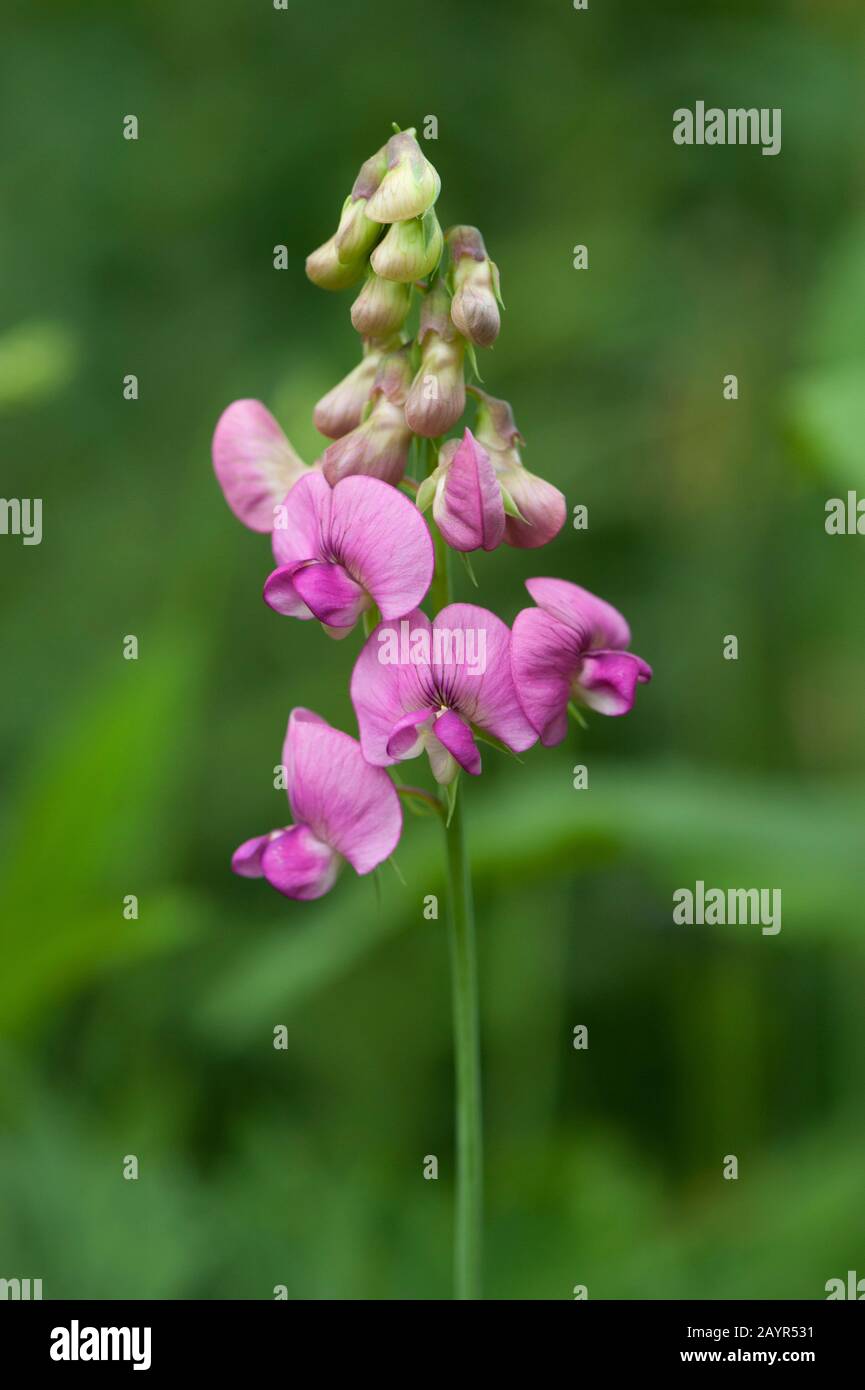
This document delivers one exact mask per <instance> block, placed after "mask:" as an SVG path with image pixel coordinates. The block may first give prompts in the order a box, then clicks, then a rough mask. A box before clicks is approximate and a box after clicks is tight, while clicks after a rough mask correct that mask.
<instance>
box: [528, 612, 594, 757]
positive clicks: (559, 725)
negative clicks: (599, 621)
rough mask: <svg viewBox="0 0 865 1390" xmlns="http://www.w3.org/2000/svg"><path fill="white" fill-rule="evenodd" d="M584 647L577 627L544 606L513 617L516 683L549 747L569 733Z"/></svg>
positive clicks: (542, 738)
mask: <svg viewBox="0 0 865 1390" xmlns="http://www.w3.org/2000/svg"><path fill="white" fill-rule="evenodd" d="M582 651H583V647H582V643H581V640H580V637H579V636H578V635H577V634H576V633H575V632H574V630H573V629H572V628H570V627H566V626H565V624H564V623H560V622H559V620H558V618H553V617H552V616H551V615H550V614H549V613H546V612H544V610H543V609H542V608H524V609H523V610H522V612H521V613H518V614H517V616H516V618H515V619H514V627H513V633H512V634H511V670H512V672H513V677H514V684H515V685H516V688H517V694H518V696H519V699H520V704H521V705H522V707H523V709H524V710H525V712H526V715H527V716H528V719H529V722H530V723H531V725H532V727H533V728H535V729H537V731H538V733H539V734H540V736H541V742H542V743H543V744H545V745H546V747H548V748H551V747H553V745H554V744H557V743H561V741H562V739H563V738H564V737H565V734H566V733H567V729H568V701H569V700H570V698H571V680H572V678H573V675H574V672H575V671H576V670H577V667H578V666H579V664H580V659H581V656H582Z"/></svg>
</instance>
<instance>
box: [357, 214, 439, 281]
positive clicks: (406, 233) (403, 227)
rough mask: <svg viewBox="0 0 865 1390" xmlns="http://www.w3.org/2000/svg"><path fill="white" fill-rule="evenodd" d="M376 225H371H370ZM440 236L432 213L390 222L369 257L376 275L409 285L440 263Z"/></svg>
mask: <svg viewBox="0 0 865 1390" xmlns="http://www.w3.org/2000/svg"><path fill="white" fill-rule="evenodd" d="M370 225H371V226H373V227H374V226H376V225H377V224H376V223H375V222H373V223H371V224H370ZM443 246H444V237H443V236H442V229H441V227H440V226H439V220H438V218H437V217H436V215H435V212H434V211H433V209H432V208H430V210H429V212H425V213H424V215H423V217H410V218H409V219H408V221H406V222H394V224H393V226H391V227H390V228H389V229H388V232H387V235H386V236H385V238H384V240H383V241H382V242H380V243H379V245H378V246H377V247H376V248H375V250H374V251H373V253H372V256H371V257H370V260H371V262H372V268H373V270H374V271H375V273H376V275H381V276H383V278H384V279H385V280H397V281H399V282H400V283H406V284H407V283H411V281H413V280H422V279H423V278H424V276H425V275H431V274H432V272H433V271H434V270H435V268H436V266H437V265H438V263H439V261H440V260H441V254H442V247H443Z"/></svg>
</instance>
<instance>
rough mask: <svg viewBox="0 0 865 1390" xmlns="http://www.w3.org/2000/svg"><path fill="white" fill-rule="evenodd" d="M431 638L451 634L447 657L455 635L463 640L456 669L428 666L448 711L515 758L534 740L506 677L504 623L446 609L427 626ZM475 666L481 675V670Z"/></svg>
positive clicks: (473, 609)
mask: <svg viewBox="0 0 865 1390" xmlns="http://www.w3.org/2000/svg"><path fill="white" fill-rule="evenodd" d="M433 628H434V632H445V631H448V630H449V631H451V632H452V633H453V634H454V639H453V655H454V656H456V655H458V654H459V653H458V648H457V640H456V634H457V632H459V631H461V632H462V634H463V639H462V640H463V655H464V660H463V661H462V663H459V664H457V663H455V662H453V661H448V660H447V657H446V648H445V650H444V653H442V655H443V659H442V660H441V661H440V662H439V663H438V664H434V665H433V668H432V670H433V679H434V681H435V684H436V688H437V690H438V692H439V693H440V695H441V701H442V703H443V704H445V705H446V706H447V707H448V708H451V709H455V710H456V711H457V712H458V713H459V714H461V715H462V716H463V718H464V719H466V720H468V721H469V722H470V723H472V724H477V726H478V728H480V729H483V730H484V731H485V732H486V733H490V734H492V735H493V736H494V737H495V738H498V739H501V741H502V742H503V743H506V744H507V745H508V747H509V748H511V749H513V750H514V752H516V753H519V752H521V751H522V750H524V749H526V748H530V747H531V745H532V744H533V743H534V742H535V741H536V739H537V733H536V731H535V730H534V729H533V728H532V726H531V724H530V723H529V721H528V719H527V718H526V716H525V714H524V713H523V709H522V706H521V705H520V702H519V699H518V698H517V692H516V688H515V686H514V682H513V677H512V675H511V654H510V647H511V633H510V629H509V627H508V626H507V624H506V623H503V622H502V620H501V618H497V617H496V615H495V613H490V612H489V611H488V610H487V609H486V608H479V607H477V606H476V605H475V604H472V603H452V604H450V605H449V606H448V607H447V608H443V609H442V610H441V612H440V613H439V614H438V615H437V616H436V618H435V620H434V623H433ZM481 666H482V667H483V670H481V669H480V668H481Z"/></svg>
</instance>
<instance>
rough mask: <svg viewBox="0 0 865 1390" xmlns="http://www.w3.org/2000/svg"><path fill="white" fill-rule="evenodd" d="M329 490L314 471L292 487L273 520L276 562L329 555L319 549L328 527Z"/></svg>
mask: <svg viewBox="0 0 865 1390" xmlns="http://www.w3.org/2000/svg"><path fill="white" fill-rule="evenodd" d="M331 497H332V493H331V489H330V487H329V485H328V484H327V483H326V482H325V480H324V478H323V477H322V475H321V474H320V473H318V472H309V473H306V474H305V475H304V477H302V478H301V479H300V481H299V482H298V483H296V484H295V486H294V487H293V488H292V490H291V492H290V493H289V495H288V497H287V498H286V499H285V503H284V506H283V507H282V508H281V510H280V514H279V515H278V517H277V519H276V525H275V527H274V531H273V554H274V558H275V559H276V562H277V564H278V565H290V564H294V563H297V562H299V561H303V560H324V559H330V558H332V557H331V556H329V555H326V554H325V552H324V548H323V539H322V538H323V536H324V535H326V534H327V531H328V528H329V526H330V508H331Z"/></svg>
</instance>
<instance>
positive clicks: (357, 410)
mask: <svg viewBox="0 0 865 1390" xmlns="http://www.w3.org/2000/svg"><path fill="white" fill-rule="evenodd" d="M382 355H383V354H382V351H381V349H380V348H367V350H366V352H365V355H364V356H363V357H362V358H361V360H360V362H358V364H357V366H356V367H355V368H353V370H352V371H350V372H349V374H348V376H345V377H343V379H342V381H340V382H339V383H338V384H337V385H336V386H334V388H333V390H331V391H328V393H327V395H326V396H322V398H321V400H320V401H319V402H318V405H317V406H316V407H315V410H314V411H313V415H312V419H313V423H314V425H315V428H316V429H317V430H318V431H319V433H320V434H324V435H326V436H327V438H328V439H341V438H342V436H343V435H344V434H348V432H349V430H353V429H356V428H357V426H358V425H359V424H360V422H361V417H362V416H363V411H364V406H365V405H366V403H367V401H368V400H369V397H370V392H371V391H372V388H373V385H374V384H375V378H376V373H377V371H378V369H379V365H380V364H381V360H382Z"/></svg>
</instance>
